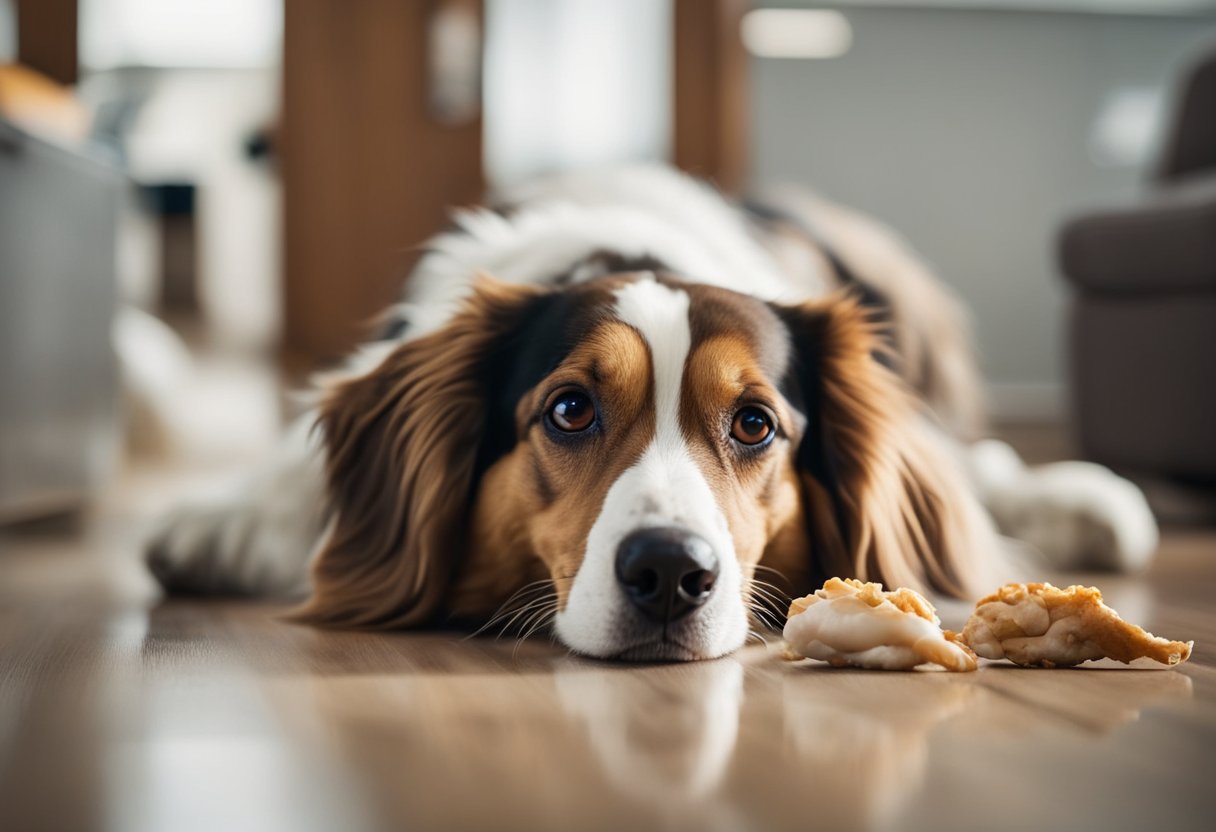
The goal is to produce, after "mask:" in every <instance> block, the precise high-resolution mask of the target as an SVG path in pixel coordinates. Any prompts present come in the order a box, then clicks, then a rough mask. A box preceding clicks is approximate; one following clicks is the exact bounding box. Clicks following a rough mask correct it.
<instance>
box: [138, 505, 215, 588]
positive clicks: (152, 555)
mask: <svg viewBox="0 0 1216 832" xmlns="http://www.w3.org/2000/svg"><path fill="white" fill-rule="evenodd" d="M231 522H232V517H231V512H229V511H225V510H222V509H218V508H213V509H203V508H192V509H184V510H180V511H178V512H175V513H174V514H172V515H170V516H169V517H166V518H165V519H164V520H163V521H162V522H161V523H160V524H159V526H158V527H157V529H156V530H155V531H154V532H153V534H152V536H151V538H150V539H149V541H148V543H147V545H146V548H145V550H144V563H145V565H146V566H147V567H148V571H149V572H151V573H152V577H154V578H155V579H156V581H157V583H159V584H160V585H161V586H162V587H163V588H164V589H165V591H166V592H169V593H172V594H176V595H191V594H229V593H233V592H236V591H237V589H238V588H237V587H233V586H231V585H230V584H231V583H232V580H231V577H232V576H231V572H230V570H228V569H226V568H225V564H224V562H223V561H224V560H225V558H224V554H225V553H224V540H223V538H224V537H225V531H226V529H227V528H228V527H230V525H231Z"/></svg>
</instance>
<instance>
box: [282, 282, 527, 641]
mask: <svg viewBox="0 0 1216 832" xmlns="http://www.w3.org/2000/svg"><path fill="white" fill-rule="evenodd" d="M542 294H543V293H542V292H541V290H538V289H535V288H532V287H521V286H515V285H509V284H506V283H501V282H498V281H494V280H491V279H489V278H482V279H480V280H479V282H478V284H477V286H476V288H475V290H474V292H473V293H472V295H471V296H470V297H469V299H468V300H467V301H466V302H465V304H464V306H463V307H462V308H461V310H460V311H459V312H457V313H456V314H455V316H454V317H453V318H452V319H451V320H450V321H449V322H448V323H447V324H446V325H445V326H444V327H442V328H441V329H438V330H436V331H435V332H432V333H430V334H428V335H424V336H421V337H419V338H417V339H416V340H411V341H407V342H405V343H403V344H402V345H400V346H398V347H397V348H396V349H394V350H393V351H392V352H391V353H390V354H389V355H388V356H387V357H386V358H384V359H383V360H382V361H381V362H380V363H379V365H378V366H377V367H376V368H375V369H373V370H372V371H371V372H369V373H367V374H365V375H361V376H358V377H356V378H353V379H349V380H346V381H343V382H340V383H338V384H336V385H334V386H332V387H331V388H330V389H329V391H328V394H327V396H326V397H325V399H324V402H323V404H322V406H321V410H320V416H319V419H318V427H319V428H320V429H321V430H322V431H323V434H324V443H325V448H326V453H327V476H328V488H329V500H330V511H331V519H330V526H329V531H328V533H327V537H326V539H325V540H324V541H323V543H322V544H321V550H320V552H319V554H318V555H317V557H316V560H315V561H314V564H313V596H312V598H311V599H310V600H309V601H308V603H307V604H306V605H305V606H304V607H303V608H302V609H301V610H300V611H299V612H298V613H297V614H296V617H297V618H298V619H300V620H304V621H308V622H311V623H315V624H324V625H332V626H345V627H384V628H389V627H409V626H417V625H420V624H425V623H428V622H429V621H430V620H431V619H432V617H433V615H434V614H435V612H436V611H437V608H438V607H439V606H440V604H441V603H442V601H443V599H444V596H445V594H446V592H447V591H448V589H449V586H450V583H451V581H452V579H453V576H454V574H455V571H456V569H457V568H458V566H459V560H460V557H461V554H462V550H463V546H464V532H465V528H466V525H467V524H466V519H467V513H468V511H469V508H470V502H471V500H472V494H473V490H474V486H475V479H476V477H477V471H478V468H479V466H480V465H482V464H483V460H481V459H480V458H479V450H480V449H481V447H482V440H483V437H484V435H485V431H486V429H487V411H488V410H489V409H490V405H489V401H488V399H489V397H490V395H491V389H490V388H491V386H492V385H493V383H494V376H495V375H496V371H495V369H494V367H495V366H497V365H498V364H500V363H501V361H500V359H501V357H502V354H503V352H504V350H506V349H508V347H507V344H508V342H509V341H510V340H511V339H512V338H513V336H514V335H515V334H516V333H517V331H518V330H519V328H520V327H521V325H522V321H523V319H524V318H525V316H526V314H527V311H528V310H529V308H531V306H532V305H533V304H534V303H535V302H536V301H537V299H538V298H539V297H540V296H541V295H542Z"/></svg>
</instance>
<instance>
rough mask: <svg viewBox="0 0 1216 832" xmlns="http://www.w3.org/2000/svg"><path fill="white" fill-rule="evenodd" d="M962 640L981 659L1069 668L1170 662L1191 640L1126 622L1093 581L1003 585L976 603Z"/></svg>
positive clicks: (1187, 651)
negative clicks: (1113, 662)
mask: <svg viewBox="0 0 1216 832" xmlns="http://www.w3.org/2000/svg"><path fill="white" fill-rule="evenodd" d="M963 640H964V641H966V642H967V644H968V645H970V647H971V649H972V650H974V651H975V652H976V653H978V654H979V655H980V656H983V657H984V658H985V659H1008V660H1009V661H1011V662H1013V663H1014V664H1019V665H1022V666H1024V667H1071V666H1072V665H1077V664H1080V663H1081V662H1086V661H1090V660H1093V659H1104V658H1108V659H1115V660H1117V661H1121V662H1123V663H1124V664H1127V663H1129V662H1132V661H1134V660H1135V659H1140V658H1145V657H1147V658H1150V659H1152V660H1153V661H1156V662H1160V663H1161V664H1165V665H1169V666H1171V667H1173V666H1175V665H1178V664H1181V663H1182V662H1184V661H1186V660H1187V659H1189V658H1190V657H1191V647H1192V646H1193V645H1194V642H1192V641H1188V642H1181V641H1167V640H1166V639H1163V638H1157V637H1156V636H1154V635H1153V634H1152V633H1148V632H1145V631H1144V630H1142V629H1140V628H1139V627H1137V626H1136V625H1134V624H1128V623H1127V622H1126V621H1124V620H1123V619H1122V618H1120V617H1119V613H1117V612H1115V611H1114V610H1112V609H1111V608H1110V607H1108V606H1106V604H1104V603H1102V593H1101V592H1099V591H1098V590H1097V588H1095V587H1092V586H1088V587H1087V586H1070V587H1068V588H1067V589H1060V588H1058V587H1054V586H1052V585H1051V584H1006V585H1005V586H1003V587H1001V588H1000V589H998V590H997V591H996V592H994V593H993V594H991V595H989V596H988V597H987V598H981V599H980V600H979V602H978V603H977V604H976V605H975V612H973V613H972V614H971V618H969V619H968V620H967V625H966V626H965V627H964V628H963Z"/></svg>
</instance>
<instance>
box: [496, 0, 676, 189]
mask: <svg viewBox="0 0 1216 832" xmlns="http://www.w3.org/2000/svg"><path fill="white" fill-rule="evenodd" d="M671 21H672V10H671V2H670V0H612V2H604V0H489V2H487V3H486V55H485V114H484V116H485V117H484V124H485V128H484V130H485V157H486V158H485V164H486V176H487V178H488V179H489V181H490V184H491V185H492V186H508V185H511V184H514V183H517V182H520V181H522V180H526V179H528V178H530V177H533V176H537V175H541V174H546V173H552V172H553V171H556V170H569V169H573V168H579V167H593V166H597V165H604V164H609V163H613V162H623V161H638V160H656V159H663V158H665V157H666V156H667V155H668V147H669V144H670V136H671V130H670V120H669V117H670V109H671V66H670V61H671V53H670V42H671V37H672V34H671V29H672V26H671Z"/></svg>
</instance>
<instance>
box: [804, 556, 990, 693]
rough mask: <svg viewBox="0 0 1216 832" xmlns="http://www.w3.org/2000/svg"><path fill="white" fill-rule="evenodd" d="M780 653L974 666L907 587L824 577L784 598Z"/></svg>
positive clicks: (886, 666) (882, 664)
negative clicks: (818, 584) (800, 594)
mask: <svg viewBox="0 0 1216 832" xmlns="http://www.w3.org/2000/svg"><path fill="white" fill-rule="evenodd" d="M785 640H786V643H787V645H788V649H787V653H786V658H789V659H791V660H798V659H801V658H808V659H819V660H820V661H825V662H829V663H830V664H832V665H833V666H836V667H844V666H852V667H868V668H876V669H881V670H910V669H912V668H914V667H916V666H917V665H922V664H938V665H941V666H942V667H944V668H946V669H947V670H955V671H967V670H975V667H976V658H975V654H974V653H972V652H971V651H970V650H969V649H968V648H967V646H966V645H964V644H962V643H961V642H960V641H959V640H958V637H957V636H956V635H955V634H954V633H951V632H949V631H943V630H942V628H941V621H940V620H939V619H938V617H937V612H936V611H935V610H934V609H933V606H932V605H931V604H930V603H929V602H928V601H926V600H925V598H924V597H923V596H922V595H920V594H918V593H917V592H915V591H913V590H911V589H896V590H893V591H891V592H884V591H883V588H882V584H875V583H862V582H861V581H857V580H853V579H852V578H849V579H846V580H841V579H840V578H830V579H828V581H827V583H825V584H824V585H823V587H822V588H821V589H818V590H816V591H815V592H814V594H812V595H808V596H806V597H805V598H798V599H796V600H795V601H794V602H793V603H791V604H790V611H789V620H788V621H787V622H786V624H785Z"/></svg>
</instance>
